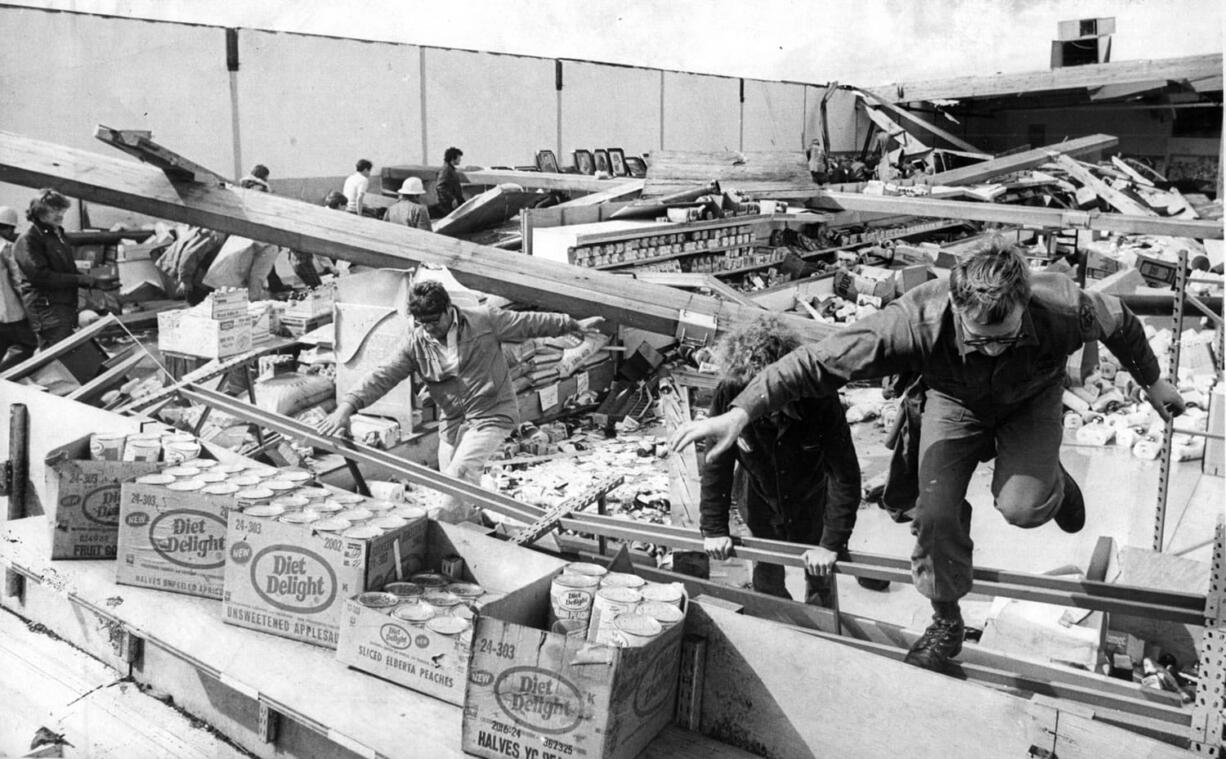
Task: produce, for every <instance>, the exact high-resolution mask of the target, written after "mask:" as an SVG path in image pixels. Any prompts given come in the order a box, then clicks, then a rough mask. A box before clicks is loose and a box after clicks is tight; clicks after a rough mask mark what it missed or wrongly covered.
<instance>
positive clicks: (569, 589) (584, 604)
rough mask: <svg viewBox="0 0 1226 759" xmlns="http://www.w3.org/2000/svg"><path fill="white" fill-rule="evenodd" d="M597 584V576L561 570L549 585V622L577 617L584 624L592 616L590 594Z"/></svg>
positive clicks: (598, 582) (592, 593)
mask: <svg viewBox="0 0 1226 759" xmlns="http://www.w3.org/2000/svg"><path fill="white" fill-rule="evenodd" d="M599 585H600V578H598V577H593V576H592V575H584V574H571V573H568V572H566V571H565V570H563V572H562V574H560V575H558V576H557V577H555V578H553V583H552V584H551V585H550V586H549V623H550V624H553V623H554V622H556V621H557V620H559V619H578V620H582V621H583V623H584V624H585V625H586V624H587V621H588V620H589V619H590V618H591V616H592V596H593V595H595V593H596V588H597V586H599Z"/></svg>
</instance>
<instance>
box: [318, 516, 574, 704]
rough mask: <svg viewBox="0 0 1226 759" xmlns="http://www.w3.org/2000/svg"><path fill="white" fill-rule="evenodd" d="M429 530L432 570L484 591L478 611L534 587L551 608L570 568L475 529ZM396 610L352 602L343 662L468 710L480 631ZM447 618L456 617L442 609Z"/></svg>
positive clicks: (345, 615)
mask: <svg viewBox="0 0 1226 759" xmlns="http://www.w3.org/2000/svg"><path fill="white" fill-rule="evenodd" d="M429 525H430V526H429V529H428V531H427V533H426V542H425V546H424V548H425V556H424V562H423V566H424V568H425V570H426V571H429V572H439V571H440V570H442V569H452V576H451V579H454V580H456V581H459V582H463V583H467V584H476V585H478V586H480V589H481V590H483V591H484V593H483V594H482V595H480V596H477V597H476V598H475V600H474V602H473V605H474V606H476V607H477V608H481V607H483V606H484V605H485V604H486V603H489V602H490V601H492V600H493V599H495V598H497V597H499V596H502V595H504V594H506V593H509V592H511V591H513V590H518V589H520V588H524V587H526V586H532V587H534V588H535V592H536V593H537V594H538V595H539V596H540V597H541V599H544V600H543V602H547V598H548V594H549V583H550V581H551V579H552V577H553V575H554V574H556V572H557V570H559V569H561V568H562V567H563V566H565V563H566V562H564V561H562V560H561V559H556V558H554V557H552V556H549V555H547V554H544V553H541V552H540V551H533V550H529V549H527V548H523V547H521V546H518V545H514V544H512V543H508V542H506V541H502V540H495V539H494V538H491V537H488V536H486V535H483V534H481V533H480V532H478V530H476V529H474V528H472V527H466V526H464V525H452V524H445V523H441V522H436V521H431V522H430V523H429ZM457 557H458V558H459V559H460V561H456V558H457ZM371 589H372V590H381V588H375V587H372V588H371ZM529 592H533V591H529ZM411 603H414V604H415V603H418V602H417V601H413V602H411ZM456 608H458V606H457V607H456ZM394 610H395V608H394V607H388V608H375V607H372V606H368V605H366V604H364V603H362V601H361V600H359V598H358V597H354V598H350V599H348V600H347V601H346V602H345V608H344V611H343V612H342V614H341V630H340V645H339V646H338V647H337V650H336V658H337V659H338V660H339V661H341V662H342V663H344V664H348V665H349V666H350V667H353V668H354V669H360V670H362V671H363V672H369V673H370V674H372V675H378V676H379V677H382V678H383V679H385V680H391V681H392V682H394V683H396V684H398V685H403V686H405V687H406V688H411V689H412V690H415V691H419V692H421V693H426V694H428V695H431V696H434V697H435V698H438V699H442V700H443V701H447V702H449V703H452V704H456V705H462V704H463V703H464V682H465V680H467V679H468V655H469V649H470V648H471V646H472V637H473V629H472V625H471V624H469V625H466V626H457V627H455V628H442V627H440V626H438V625H431V624H430V623H429V622H428V621H424V620H418V621H416V622H415V621H413V620H412V619H406V618H403V617H400V616H396V615H394V614H393V612H394ZM439 614H440V616H445V615H449V613H448V612H446V611H444V610H441V609H440V610H439ZM450 614H454V611H453V612H451V613H450ZM406 616H408V615H406ZM465 616H467V615H465ZM461 627H463V629H460V628H461Z"/></svg>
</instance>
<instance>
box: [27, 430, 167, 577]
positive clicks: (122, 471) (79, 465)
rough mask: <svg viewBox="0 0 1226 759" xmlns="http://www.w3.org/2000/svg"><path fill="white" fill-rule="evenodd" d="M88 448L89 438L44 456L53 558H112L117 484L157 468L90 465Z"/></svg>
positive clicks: (131, 464) (115, 538)
mask: <svg viewBox="0 0 1226 759" xmlns="http://www.w3.org/2000/svg"><path fill="white" fill-rule="evenodd" d="M121 442H122V441H121ZM89 447H90V438H88V437H85V438H81V439H80V440H77V441H75V442H73V443H69V444H68V445H65V446H61V447H60V448H56V449H55V450H53V451H51V452H50V453H48V454H47V457H46V482H47V495H48V500H49V501H50V502H51V503H52V504H54V505H55V506H54V508H55V511H54V515H53V517H52V518H51V519H50V520H48V521H49V523H50V524H51V558H53V559H113V558H115V552H116V544H117V541H118V536H119V511H120V509H119V499H120V483H121V482H123V481H124V480H127V479H130V478H132V477H136V476H139V475H142V474H148V473H150V472H155V471H157V469H158V467H159V466H160V464H157V463H154V462H148V461H92V460H90V450H89Z"/></svg>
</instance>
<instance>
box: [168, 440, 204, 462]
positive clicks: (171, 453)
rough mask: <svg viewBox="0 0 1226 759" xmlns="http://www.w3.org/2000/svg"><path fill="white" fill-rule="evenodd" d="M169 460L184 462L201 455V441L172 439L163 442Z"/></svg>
mask: <svg viewBox="0 0 1226 759" xmlns="http://www.w3.org/2000/svg"><path fill="white" fill-rule="evenodd" d="M162 450H163V451H164V452H165V458H166V460H167V461H173V462H183V461H188V460H189V459H194V458H199V457H200V443H199V442H198V441H196V440H171V441H169V442H163V443H162Z"/></svg>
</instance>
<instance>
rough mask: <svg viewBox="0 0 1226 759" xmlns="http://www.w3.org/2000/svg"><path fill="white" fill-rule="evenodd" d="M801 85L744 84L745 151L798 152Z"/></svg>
mask: <svg viewBox="0 0 1226 759" xmlns="http://www.w3.org/2000/svg"><path fill="white" fill-rule="evenodd" d="M804 126H805V85H803V84H784V83H782V82H763V81H759V80H757V79H746V80H745V150H802V149H803V148H804V147H806V143H805V142H804V141H803V132H804Z"/></svg>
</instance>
